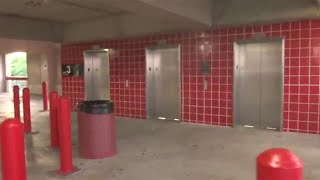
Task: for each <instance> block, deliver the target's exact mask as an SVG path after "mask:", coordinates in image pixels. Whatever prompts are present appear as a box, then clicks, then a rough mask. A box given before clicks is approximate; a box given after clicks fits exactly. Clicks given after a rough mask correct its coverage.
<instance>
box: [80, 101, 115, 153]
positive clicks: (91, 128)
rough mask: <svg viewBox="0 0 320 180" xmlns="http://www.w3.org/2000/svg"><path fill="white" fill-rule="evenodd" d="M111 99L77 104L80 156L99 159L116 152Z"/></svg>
mask: <svg viewBox="0 0 320 180" xmlns="http://www.w3.org/2000/svg"><path fill="white" fill-rule="evenodd" d="M113 109H114V104H113V102H112V101H107V100H97V101H83V102H81V103H80V104H79V106H78V138H79V151H80V157H81V158H85V159H100V158H107V157H111V156H114V155H115V154H117V147H116V131H115V117H114V114H113Z"/></svg>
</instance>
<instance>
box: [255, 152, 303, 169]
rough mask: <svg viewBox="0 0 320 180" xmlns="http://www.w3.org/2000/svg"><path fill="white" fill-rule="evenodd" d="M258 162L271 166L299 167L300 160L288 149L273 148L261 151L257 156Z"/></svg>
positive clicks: (300, 165) (283, 167)
mask: <svg viewBox="0 0 320 180" xmlns="http://www.w3.org/2000/svg"><path fill="white" fill-rule="evenodd" d="M257 162H258V164H260V165H262V166H269V167H273V168H281V169H292V168H301V167H302V161H301V160H300V159H299V157H298V156H296V155H295V154H293V153H292V152H291V151H289V150H288V149H284V148H273V149H269V150H267V151H265V152H263V153H261V154H260V155H259V156H258V158H257Z"/></svg>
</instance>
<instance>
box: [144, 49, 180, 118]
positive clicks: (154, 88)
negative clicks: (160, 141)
mask: <svg viewBox="0 0 320 180" xmlns="http://www.w3.org/2000/svg"><path fill="white" fill-rule="evenodd" d="M147 96H148V97H147V107H148V118H159V119H170V120H179V119H180V49H179V48H176V47H175V48H160V49H149V50H147Z"/></svg>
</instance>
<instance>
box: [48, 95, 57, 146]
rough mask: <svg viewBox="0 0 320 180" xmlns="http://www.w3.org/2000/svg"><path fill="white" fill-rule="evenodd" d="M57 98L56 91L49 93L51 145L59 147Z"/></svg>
mask: <svg viewBox="0 0 320 180" xmlns="http://www.w3.org/2000/svg"><path fill="white" fill-rule="evenodd" d="M58 98H59V95H58V93H57V92H55V91H54V92H51V93H50V101H49V102H50V104H49V105H50V138H51V147H52V148H57V147H59V131H58V109H57V108H58V106H57V105H58Z"/></svg>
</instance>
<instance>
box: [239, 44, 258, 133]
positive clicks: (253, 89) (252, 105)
mask: <svg viewBox="0 0 320 180" xmlns="http://www.w3.org/2000/svg"><path fill="white" fill-rule="evenodd" d="M240 48H241V53H240V65H239V74H240V77H239V83H238V85H239V89H238V90H239V97H238V98H239V99H238V108H239V109H238V112H239V119H241V123H242V125H249V126H256V127H258V126H259V125H260V121H259V120H260V118H259V117H260V87H261V82H260V55H261V51H260V46H259V44H255V43H254V44H246V45H242V46H241V47H240Z"/></svg>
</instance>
